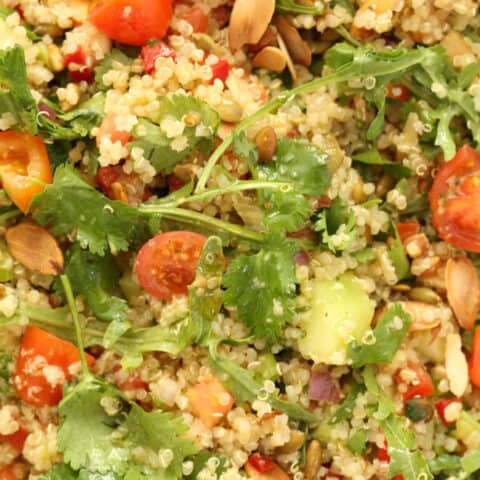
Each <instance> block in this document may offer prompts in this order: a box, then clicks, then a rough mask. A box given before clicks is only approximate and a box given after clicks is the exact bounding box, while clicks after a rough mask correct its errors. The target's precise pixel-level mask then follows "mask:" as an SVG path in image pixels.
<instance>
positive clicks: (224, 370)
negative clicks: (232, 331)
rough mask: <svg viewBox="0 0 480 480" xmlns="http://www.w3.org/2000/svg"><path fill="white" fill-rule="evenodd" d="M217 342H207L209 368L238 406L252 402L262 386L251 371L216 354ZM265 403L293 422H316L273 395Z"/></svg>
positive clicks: (289, 403) (292, 404) (214, 340)
mask: <svg viewBox="0 0 480 480" xmlns="http://www.w3.org/2000/svg"><path fill="white" fill-rule="evenodd" d="M219 342H220V340H219V339H210V340H209V341H208V342H207V346H208V362H209V365H210V368H211V369H212V370H213V372H214V373H215V375H217V376H218V378H219V380H220V381H221V382H222V383H223V384H224V385H225V386H226V387H227V388H228V389H229V390H230V391H231V392H232V394H233V396H234V397H235V401H236V402H237V403H238V404H242V403H245V402H250V403H251V402H253V401H254V400H255V399H256V398H257V397H258V396H259V395H260V394H261V393H262V386H261V385H260V384H259V383H258V382H257V381H256V380H255V378H254V375H253V373H252V372H251V371H249V370H246V369H244V368H242V367H240V366H239V365H238V364H237V363H235V362H233V361H232V360H229V359H228V358H224V357H221V356H220V355H219V354H218V352H217V345H218V343H219ZM267 401H268V402H269V403H270V405H271V406H272V407H273V408H274V409H277V410H281V411H282V412H285V413H286V414H287V415H288V416H289V417H290V418H292V419H293V420H299V421H303V422H307V423H315V422H317V421H318V419H317V417H315V415H313V414H312V413H310V412H309V411H308V410H305V409H304V408H302V407H301V406H300V405H298V404H295V403H292V402H287V401H285V400H281V399H279V398H278V396H277V395H275V394H270V395H269V396H268V398H267Z"/></svg>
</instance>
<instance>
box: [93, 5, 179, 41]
mask: <svg viewBox="0 0 480 480" xmlns="http://www.w3.org/2000/svg"><path fill="white" fill-rule="evenodd" d="M172 4H173V0H98V1H96V2H94V4H93V6H92V8H91V10H90V14H89V18H90V21H91V22H92V23H93V24H94V25H95V26H96V27H97V28H98V29H99V30H101V31H102V32H103V33H105V34H106V35H107V36H108V37H110V38H111V39H112V40H116V41H117V42H120V43H125V44H127V45H137V46H142V45H145V44H146V43H147V41H148V40H151V39H153V38H156V39H158V40H161V39H162V38H163V37H164V36H165V34H166V33H167V30H168V27H169V25H170V21H171V20H172V14H173V8H172Z"/></svg>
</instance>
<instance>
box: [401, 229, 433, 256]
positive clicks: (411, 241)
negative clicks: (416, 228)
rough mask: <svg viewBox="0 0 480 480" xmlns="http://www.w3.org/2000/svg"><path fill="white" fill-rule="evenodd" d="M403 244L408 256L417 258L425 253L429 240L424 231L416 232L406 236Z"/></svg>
mask: <svg viewBox="0 0 480 480" xmlns="http://www.w3.org/2000/svg"><path fill="white" fill-rule="evenodd" d="M403 245H404V247H405V251H406V252H407V255H408V256H409V257H410V258H419V257H422V256H423V255H425V253H426V252H427V250H428V247H429V246H430V242H429V241H428V238H427V236H426V235H425V234H424V233H417V234H415V235H410V236H409V237H407V238H406V239H405V240H404V242H403Z"/></svg>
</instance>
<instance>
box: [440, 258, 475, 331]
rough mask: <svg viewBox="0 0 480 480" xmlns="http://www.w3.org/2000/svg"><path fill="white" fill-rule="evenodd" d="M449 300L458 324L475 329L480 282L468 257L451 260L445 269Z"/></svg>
mask: <svg viewBox="0 0 480 480" xmlns="http://www.w3.org/2000/svg"><path fill="white" fill-rule="evenodd" d="M445 285H446V288H447V299H448V303H449V305H450V307H452V310H453V313H454V314H455V317H456V319H457V322H458V324H459V325H460V326H461V327H462V328H465V329H467V330H469V329H471V328H472V327H473V324H474V322H475V319H476V317H477V314H478V309H479V307H480V282H479V280H478V275H477V271H476V270H475V267H474V266H473V265H472V262H471V261H470V260H469V259H468V258H467V257H456V258H450V259H449V260H448V262H447V267H446V269H445Z"/></svg>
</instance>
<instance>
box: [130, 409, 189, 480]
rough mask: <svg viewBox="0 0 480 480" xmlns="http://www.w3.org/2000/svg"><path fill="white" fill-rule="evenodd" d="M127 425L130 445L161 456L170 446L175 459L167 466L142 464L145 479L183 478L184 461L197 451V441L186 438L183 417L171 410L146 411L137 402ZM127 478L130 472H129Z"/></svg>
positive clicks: (186, 429)
mask: <svg viewBox="0 0 480 480" xmlns="http://www.w3.org/2000/svg"><path fill="white" fill-rule="evenodd" d="M130 406H131V410H130V413H129V414H128V416H127V419H126V421H125V424H124V427H125V428H126V429H127V431H128V437H127V444H129V445H130V447H131V448H133V447H137V446H142V447H145V448H148V449H149V450H150V451H152V452H153V453H155V454H157V455H158V452H159V451H160V450H166V449H169V450H171V451H172V452H173V455H174V456H173V459H172V461H171V463H170V464H169V465H168V467H167V468H165V469H152V468H151V467H147V466H141V469H140V471H141V472H142V474H143V477H144V478H146V479H147V478H157V477H156V476H155V475H158V474H159V473H161V474H162V475H167V476H172V477H173V478H181V477H182V463H183V462H184V460H185V458H186V457H188V456H189V455H194V454H195V453H197V452H198V448H197V447H196V445H195V441H194V440H193V439H192V438H186V437H184V435H185V433H187V432H188V430H189V429H188V426H187V425H186V424H185V422H184V421H183V419H182V418H181V417H178V418H175V417H174V416H173V415H172V414H171V413H167V412H160V411H158V410H154V411H152V412H146V411H145V410H143V409H142V408H141V407H139V406H138V405H137V404H135V403H132V404H131V405H130ZM127 477H128V475H127Z"/></svg>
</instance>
